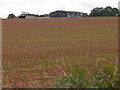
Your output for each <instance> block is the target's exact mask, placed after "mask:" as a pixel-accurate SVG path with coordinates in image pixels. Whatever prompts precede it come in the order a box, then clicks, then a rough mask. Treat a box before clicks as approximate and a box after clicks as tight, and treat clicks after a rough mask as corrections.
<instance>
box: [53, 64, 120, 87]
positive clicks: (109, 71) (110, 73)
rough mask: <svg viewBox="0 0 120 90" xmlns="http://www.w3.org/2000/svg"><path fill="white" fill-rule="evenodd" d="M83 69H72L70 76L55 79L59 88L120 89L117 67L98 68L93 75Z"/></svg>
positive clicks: (119, 76)
mask: <svg viewBox="0 0 120 90" xmlns="http://www.w3.org/2000/svg"><path fill="white" fill-rule="evenodd" d="M86 72H87V69H85V68H82V67H75V66H74V67H70V68H69V75H68V76H62V77H60V78H58V79H56V78H55V79H54V80H53V81H54V82H55V87H57V88H120V74H119V73H118V68H117V67H116V66H115V65H112V64H108V65H102V66H98V68H97V69H95V70H94V71H93V73H91V74H88V73H86Z"/></svg>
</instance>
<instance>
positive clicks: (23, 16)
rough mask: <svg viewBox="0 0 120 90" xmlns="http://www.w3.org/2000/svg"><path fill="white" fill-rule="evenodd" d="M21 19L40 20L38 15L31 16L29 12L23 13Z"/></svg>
mask: <svg viewBox="0 0 120 90" xmlns="http://www.w3.org/2000/svg"><path fill="white" fill-rule="evenodd" d="M18 17H19V18H38V17H39V16H38V15H35V14H30V13H27V12H23V13H22V14H21V15H20V16H18Z"/></svg>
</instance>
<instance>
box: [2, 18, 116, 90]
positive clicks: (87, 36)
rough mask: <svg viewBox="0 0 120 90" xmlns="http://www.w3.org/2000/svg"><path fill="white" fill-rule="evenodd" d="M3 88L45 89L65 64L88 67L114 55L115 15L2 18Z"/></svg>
mask: <svg viewBox="0 0 120 90" xmlns="http://www.w3.org/2000/svg"><path fill="white" fill-rule="evenodd" d="M2 32H3V36H2V38H3V41H2V42H3V43H2V44H3V60H2V64H3V87H4V88H48V87H52V86H53V83H52V81H51V78H53V77H59V76H61V75H63V74H64V73H67V68H66V67H67V65H78V66H82V67H86V68H88V69H92V68H95V67H96V62H100V64H102V63H114V62H115V60H116V58H117V57H118V18H117V17H99V18H98V17H96V18H95V17H94V18H92V17H86V18H43V19H4V20H3V30H2Z"/></svg>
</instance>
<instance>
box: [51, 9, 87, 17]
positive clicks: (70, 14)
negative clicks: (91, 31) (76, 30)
mask: <svg viewBox="0 0 120 90" xmlns="http://www.w3.org/2000/svg"><path fill="white" fill-rule="evenodd" d="M49 16H50V17H87V13H83V12H75V11H62V10H57V11H54V12H51V13H50V14H49Z"/></svg>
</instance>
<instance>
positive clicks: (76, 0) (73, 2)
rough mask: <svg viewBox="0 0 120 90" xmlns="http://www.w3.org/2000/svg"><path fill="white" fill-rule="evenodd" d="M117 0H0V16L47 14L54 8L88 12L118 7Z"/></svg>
mask: <svg viewBox="0 0 120 90" xmlns="http://www.w3.org/2000/svg"><path fill="white" fill-rule="evenodd" d="M118 2H119V0H89V1H88V0H0V18H6V17H7V16H8V14H11V13H14V14H15V15H16V16H18V15H20V14H21V13H22V12H29V13H34V14H39V15H40V14H47V13H50V12H52V11H55V10H69V11H80V12H86V13H88V14H89V13H90V11H91V10H92V9H93V8H95V7H106V6H112V7H117V8H118Z"/></svg>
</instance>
